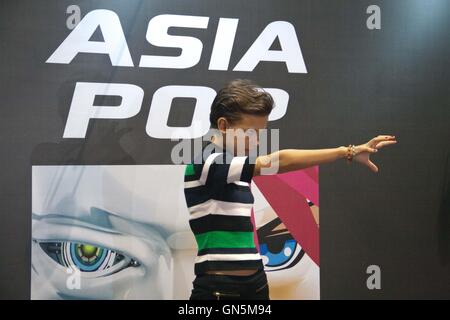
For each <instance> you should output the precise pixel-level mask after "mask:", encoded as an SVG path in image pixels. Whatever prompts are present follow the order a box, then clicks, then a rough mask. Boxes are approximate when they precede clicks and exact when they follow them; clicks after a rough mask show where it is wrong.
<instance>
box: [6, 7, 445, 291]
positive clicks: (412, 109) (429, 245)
mask: <svg viewBox="0 0 450 320" xmlns="http://www.w3.org/2000/svg"><path fill="white" fill-rule="evenodd" d="M71 4H74V2H71V1H45V2H42V1H12V0H11V1H2V2H1V4H0V35H1V52H0V70H1V72H0V77H1V80H0V81H1V82H0V83H1V86H0V93H1V107H0V110H1V111H0V112H1V116H0V123H1V124H0V132H1V134H0V143H1V155H0V168H1V169H0V170H1V175H0V176H1V178H0V212H1V214H0V243H1V252H2V255H1V259H0V298H20V299H27V298H29V295H30V247H31V246H30V241H31V165H32V164H68V163H76V164H169V163H171V162H170V150H171V147H172V146H173V144H174V142H171V141H170V140H167V139H155V138H151V137H149V136H148V135H147V134H146V132H145V124H146V121H147V116H148V112H149V107H150V103H151V99H152V95H153V93H154V92H155V91H156V90H157V89H158V88H160V87H162V86H166V85H198V86H207V87H211V88H214V89H215V90H218V89H219V88H220V87H221V86H222V85H223V84H224V83H225V82H227V81H228V80H231V79H234V78H250V79H253V80H255V81H256V82H257V83H259V84H260V85H261V86H264V87H276V88H281V89H283V90H285V91H287V92H288V93H289V95H290V99H289V107H288V109H287V113H286V115H285V116H284V117H283V118H281V119H279V120H277V121H273V122H271V123H270V128H279V129H280V137H281V139H280V140H281V141H280V148H325V147H334V146H339V145H346V144H348V143H362V142H365V141H366V140H368V139H370V138H372V137H373V136H375V135H378V134H394V135H396V136H397V139H398V144H397V145H396V146H394V147H390V148H386V150H385V151H384V150H383V152H380V153H379V154H377V155H375V156H374V157H373V161H374V162H375V163H376V164H377V165H379V168H380V172H379V173H378V174H374V173H372V172H371V171H369V170H368V169H367V168H365V167H362V166H357V165H352V166H347V165H346V164H345V163H344V162H340V163H333V164H329V165H324V166H321V168H320V201H321V207H320V211H321V230H320V236H321V242H320V246H321V248H320V253H321V298H323V299H330V298H370V299H372V298H374V299H376V298H450V290H449V288H448V283H450V262H449V261H450V245H449V242H450V239H449V231H450V208H449V194H450V186H449V183H450V182H449V175H450V160H449V152H450V93H449V92H450V91H449V90H448V84H449V80H450V79H449V72H450V70H449V67H450V61H449V59H450V58H449V57H450V43H449V41H448V39H449V38H450V37H449V36H450V34H449V30H450V22H449V19H448V16H447V13H448V12H449V10H450V2H449V1H446V0H442V1H438V0H427V1H423V0H396V1H380V0H375V1H365V0H354V1H325V0H309V1H306V0H301V1H299V0H292V1H287V0H285V1H273V0H272V1H267V0H265V1H263V0H260V1H163V0H158V1H156V0H152V1H137V0H128V1H77V3H76V4H77V5H79V7H80V9H81V14H82V16H84V15H85V14H86V13H88V12H89V11H92V10H95V9H99V8H102V9H108V10H112V11H114V12H115V13H116V14H117V15H118V16H119V18H120V21H121V24H122V27H123V30H124V34H125V36H126V39H127V43H128V46H129V49H130V52H131V56H132V58H133V61H134V64H135V65H136V66H135V67H112V66H111V62H110V60H109V58H108V56H107V55H102V54H79V55H78V56H77V57H76V58H75V59H74V60H73V61H72V62H71V63H70V64H48V63H45V61H46V60H47V59H48V57H49V56H50V55H51V54H52V53H53V52H54V51H55V50H56V48H57V47H58V46H59V45H60V43H61V42H62V41H63V40H64V39H65V38H66V36H67V35H68V34H69V33H70V30H69V29H68V28H67V27H66V19H67V17H68V15H67V14H66V8H67V7H68V6H69V5H71ZM372 4H376V5H378V6H379V7H380V8H381V29H380V30H369V29H368V28H367V27H366V19H367V18H368V14H367V13H366V8H367V7H368V6H369V5H372ZM167 13H170V14H180V15H195V16H207V17H210V21H209V25H208V28H207V29H187V28H180V29H175V30H174V31H173V34H177V35H189V36H194V37H196V38H198V39H201V41H202V42H203V46H204V47H203V52H202V56H201V59H200V62H199V63H198V64H197V65H195V66H194V67H192V68H189V69H162V68H139V67H137V65H138V61H139V58H140V56H141V55H142V54H157V55H178V54H180V50H179V49H177V48H158V47H154V46H152V45H150V44H149V43H148V42H147V41H146V39H145V33H146V31H147V24H148V21H149V20H150V19H151V18H152V17H154V16H157V15H159V14H167ZM220 17H223V18H238V19H239V26H238V31H237V35H236V40H235V44H234V48H233V51H232V55H231V60H230V68H229V69H228V70H227V71H213V70H208V64H209V59H210V57H211V51H212V44H213V41H214V38H215V31H216V29H217V24H218V20H219V18H220ZM277 20H281V21H289V22H290V23H292V24H293V25H294V26H295V30H296V32H297V36H298V38H299V42H300V46H301V49H302V53H303V58H304V61H305V64H306V67H307V69H308V73H289V72H288V71H287V68H286V65H285V64H284V63H280V62H261V63H260V64H258V66H257V67H256V68H255V69H254V70H253V71H252V72H237V71H232V67H233V66H235V65H236V64H237V62H238V61H239V60H240V58H241V57H242V56H243V54H244V53H245V52H246V50H247V49H248V47H249V46H250V45H251V44H252V43H253V41H254V40H255V39H256V38H257V37H258V35H259V34H260V33H261V31H262V30H263V29H264V27H265V26H266V25H267V24H269V23H270V22H273V21H277ZM95 36H99V35H97V34H96V35H95ZM99 37H101V35H100V36H99ZM100 40H101V39H100ZM277 45H278V44H277V43H274V45H273V48H272V49H277ZM77 81H81V82H105V83H109V82H111V83H115V82H118V83H130V84H135V85H138V86H140V87H141V88H143V89H144V91H145V96H144V101H143V104H142V109H141V111H140V112H139V114H138V115H137V116H135V117H133V118H130V119H127V120H96V121H91V123H90V125H89V130H88V135H87V138H86V139H63V138H62V135H63V131H64V126H65V121H66V119H67V114H68V111H69V107H70V102H71V99H72V96H73V91H74V88H75V83H76V82H77ZM188 103H189V101H186V100H183V99H179V100H176V101H174V105H173V110H174V111H173V112H172V114H171V120H170V121H173V123H178V124H179V125H180V126H182V125H183V122H182V119H185V118H187V117H188V115H187V114H186V113H189V112H192V110H191V111H189V110H190V109H189V108H183V109H181V108H180V106H181V105H183V104H188ZM371 264H376V265H379V266H380V267H381V272H382V273H381V279H382V280H381V282H382V284H381V285H382V288H381V290H368V289H367V287H366V279H367V276H368V275H367V274H366V268H367V266H369V265H371Z"/></svg>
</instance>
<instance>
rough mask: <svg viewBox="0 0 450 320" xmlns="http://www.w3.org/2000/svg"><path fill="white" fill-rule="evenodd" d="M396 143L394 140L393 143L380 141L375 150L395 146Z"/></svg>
mask: <svg viewBox="0 0 450 320" xmlns="http://www.w3.org/2000/svg"><path fill="white" fill-rule="evenodd" d="M396 143H397V141H395V140H393V141H381V142H378V143H377V145H376V146H375V148H377V149H380V148H383V147H384V146H388V145H391V144H396Z"/></svg>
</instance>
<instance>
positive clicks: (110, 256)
mask: <svg viewBox="0 0 450 320" xmlns="http://www.w3.org/2000/svg"><path fill="white" fill-rule="evenodd" d="M39 245H40V247H41V248H42V250H44V252H45V253H46V254H47V255H48V256H49V257H51V258H52V259H53V260H55V261H56V262H57V263H59V264H60V265H62V266H64V267H69V268H73V269H78V270H79V271H80V272H85V273H90V275H100V274H101V275H104V273H105V272H107V273H108V274H110V273H114V272H118V271H120V270H122V269H125V268H127V267H136V266H139V263H138V262H137V261H136V260H133V259H131V258H129V257H126V256H124V255H122V254H119V253H117V252H115V251H113V250H110V249H107V248H103V247H99V246H95V245H91V244H87V243H75V242H68V241H63V242H39Z"/></svg>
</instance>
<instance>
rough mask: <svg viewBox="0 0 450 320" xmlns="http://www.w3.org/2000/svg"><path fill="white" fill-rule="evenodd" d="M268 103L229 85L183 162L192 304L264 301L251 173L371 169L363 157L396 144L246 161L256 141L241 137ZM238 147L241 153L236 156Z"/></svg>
mask: <svg viewBox="0 0 450 320" xmlns="http://www.w3.org/2000/svg"><path fill="white" fill-rule="evenodd" d="M273 104H274V102H273V99H272V97H271V96H270V94H269V93H267V92H265V91H264V90H263V89H262V88H260V87H259V86H257V85H256V84H255V83H253V82H252V81H250V80H242V79H237V80H234V81H231V82H230V83H228V84H227V85H226V87H224V88H223V89H221V90H220V91H219V92H218V94H217V96H216V98H215V99H214V101H213V103H212V106H211V113H210V122H211V129H213V130H215V131H216V133H217V134H216V135H215V136H213V138H212V139H211V141H210V142H208V143H207V144H206V145H205V146H203V148H202V152H201V153H199V154H198V155H195V157H194V158H193V161H192V162H191V164H189V165H187V167H186V171H185V178H184V181H185V189H184V192H185V197H186V203H187V206H188V209H189V212H190V217H189V224H190V227H191V229H192V232H193V233H194V236H195V238H196V241H197V245H198V254H197V257H196V262H195V267H194V271H195V276H196V277H195V279H194V281H193V289H192V292H191V297H190V299H191V300H196V299H262V300H268V299H269V287H268V284H267V277H266V274H265V272H264V265H263V263H262V259H261V256H260V254H259V252H258V250H257V248H256V246H255V243H254V240H253V235H254V228H253V224H252V222H251V208H252V205H253V201H254V198H253V196H252V193H251V191H250V182H251V179H252V177H253V176H255V175H259V174H265V172H264V170H268V169H269V168H277V171H276V172H275V173H282V172H287V171H291V170H299V169H304V168H307V167H311V166H315V165H320V164H324V163H330V162H333V161H336V160H338V159H346V160H347V161H348V162H351V161H357V162H360V163H362V164H364V165H367V166H368V167H369V168H370V169H371V170H372V171H374V172H378V168H377V166H376V165H375V164H374V163H373V162H372V161H370V159H369V157H370V154H372V153H375V152H377V151H378V150H379V149H380V148H382V147H384V146H387V145H391V144H394V143H396V140H395V136H390V135H379V136H377V137H375V138H373V139H371V140H370V141H369V142H367V143H364V144H361V145H357V146H355V145H349V146H347V147H345V146H340V147H336V148H329V149H317V150H297V149H285V150H279V151H276V152H273V153H271V154H268V155H262V156H258V157H256V160H255V161H252V160H251V157H250V156H249V153H250V151H251V150H254V148H255V147H256V145H257V144H258V143H259V141H258V139H256V143H255V140H252V139H250V136H251V135H242V134H240V133H242V131H243V132H247V131H252V130H253V132H256V133H259V130H261V129H265V128H266V127H267V121H268V116H269V114H270V112H271V110H272V108H273ZM236 129H240V130H236ZM239 132H240V133H239ZM242 140H243V141H242ZM252 141H253V142H252ZM230 142H231V143H230ZM240 143H241V144H242V146H244V148H243V150H244V153H243V154H241V153H240V152H238V151H240V149H239V148H238V146H239V144H240ZM267 172H269V170H268V171H267Z"/></svg>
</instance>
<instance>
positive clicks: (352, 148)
mask: <svg viewBox="0 0 450 320" xmlns="http://www.w3.org/2000/svg"><path fill="white" fill-rule="evenodd" d="M355 155H356V151H355V145H353V144H349V145H348V147H347V163H350V162H352V160H353V157H354V156H355Z"/></svg>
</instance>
